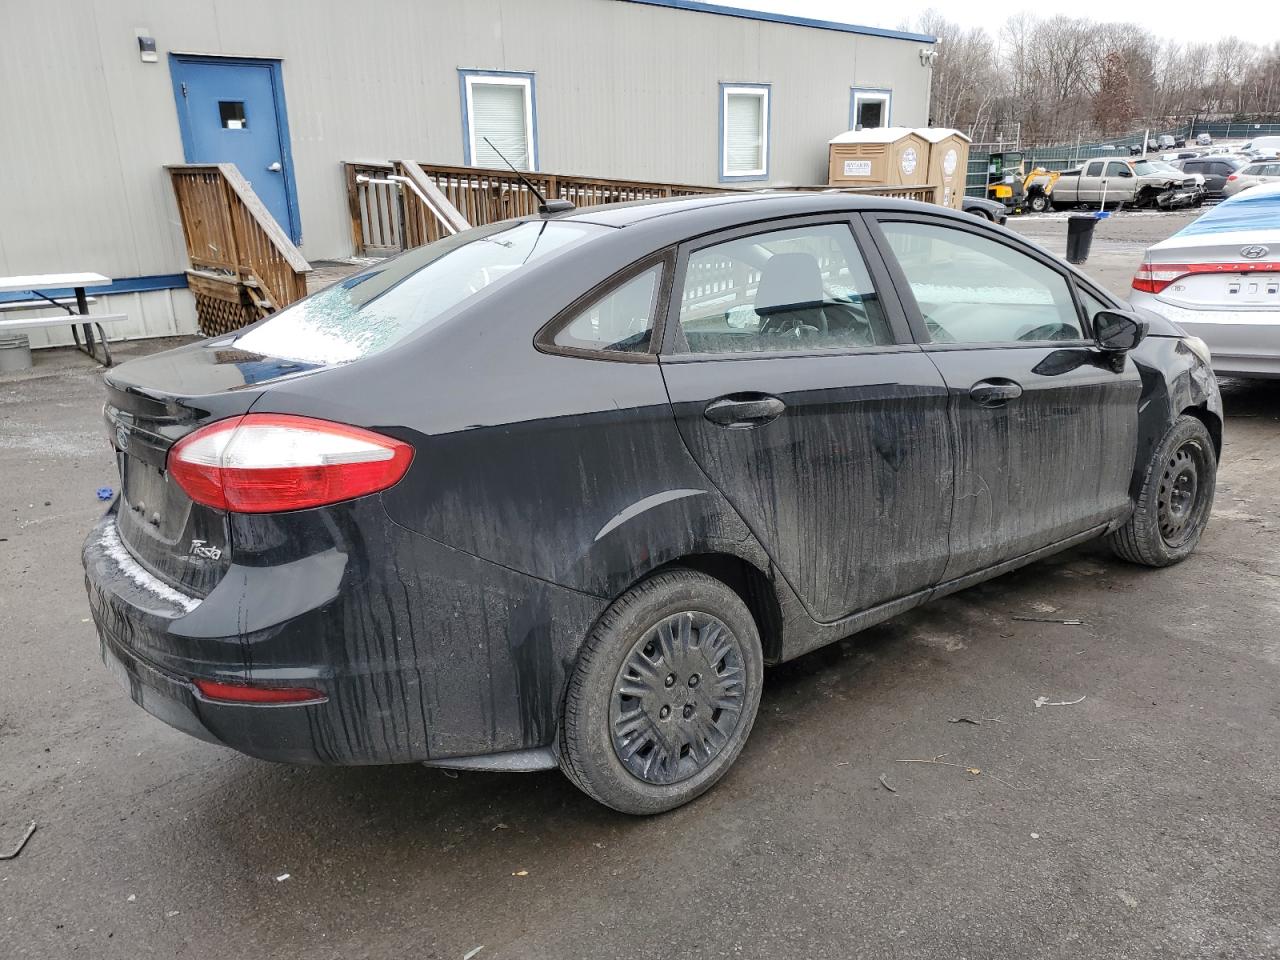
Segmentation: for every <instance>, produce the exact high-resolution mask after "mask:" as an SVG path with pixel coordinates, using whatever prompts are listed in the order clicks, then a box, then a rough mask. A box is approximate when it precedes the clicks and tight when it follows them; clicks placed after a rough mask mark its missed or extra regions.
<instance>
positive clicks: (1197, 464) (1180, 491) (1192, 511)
mask: <svg viewBox="0 0 1280 960" xmlns="http://www.w3.org/2000/svg"><path fill="white" fill-rule="evenodd" d="M1205 467H1206V464H1205V462H1204V450H1203V448H1202V447H1201V446H1200V444H1199V443H1198V442H1196V441H1194V440H1189V441H1187V442H1186V443H1184V444H1182V446H1180V447H1178V449H1176V450H1174V451H1173V453H1172V454H1171V455H1170V456H1169V459H1168V460H1166V461H1165V463H1164V471H1163V472H1162V473H1161V475H1160V487H1159V490H1158V492H1157V501H1156V520H1157V522H1158V523H1159V526H1160V536H1161V538H1162V539H1163V540H1164V542H1165V543H1166V544H1167V545H1169V546H1170V547H1175V548H1176V547H1181V546H1183V545H1185V544H1186V543H1187V542H1188V541H1189V540H1190V539H1191V538H1192V537H1193V536H1194V535H1195V533H1196V531H1197V530H1198V529H1199V528H1200V522H1201V520H1202V518H1203V515H1204V507H1205V503H1204V472H1205Z"/></svg>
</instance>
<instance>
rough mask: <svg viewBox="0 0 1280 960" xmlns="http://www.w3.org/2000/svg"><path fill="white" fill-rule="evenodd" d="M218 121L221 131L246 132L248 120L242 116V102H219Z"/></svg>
mask: <svg viewBox="0 0 1280 960" xmlns="http://www.w3.org/2000/svg"><path fill="white" fill-rule="evenodd" d="M218 119H219V121H221V123H222V129H223V130H248V129H249V120H248V118H246V117H245V115H244V101H243V100H219V101H218Z"/></svg>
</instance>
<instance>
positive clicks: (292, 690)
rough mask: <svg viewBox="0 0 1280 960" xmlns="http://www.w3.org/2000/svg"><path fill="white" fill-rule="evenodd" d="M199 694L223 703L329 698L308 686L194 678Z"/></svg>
mask: <svg viewBox="0 0 1280 960" xmlns="http://www.w3.org/2000/svg"><path fill="white" fill-rule="evenodd" d="M192 682H193V683H194V684H195V685H196V689H197V690H199V691H200V694H201V696H204V697H206V698H207V699H209V700H219V701H221V702H223V703H319V702H321V701H324V700H327V699H329V698H328V697H326V696H325V695H324V694H323V693H321V692H320V691H319V690H312V689H311V688H310V687H260V686H257V685H256V684H250V683H223V682H221V681H219V680H194V681H192Z"/></svg>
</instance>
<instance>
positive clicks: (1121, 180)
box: [1026, 160, 1204, 210]
mask: <svg viewBox="0 0 1280 960" xmlns="http://www.w3.org/2000/svg"><path fill="white" fill-rule="evenodd" d="M1026 193H1027V202H1028V204H1029V205H1031V206H1032V208H1033V209H1035V208H1036V205H1035V204H1033V203H1031V200H1032V198H1033V196H1035V195H1036V194H1037V193H1039V194H1041V195H1042V196H1044V197H1045V198H1046V201H1047V204H1046V206H1052V207H1053V208H1055V209H1065V208H1069V207H1074V206H1077V205H1078V204H1085V205H1095V204H1102V203H1103V202H1106V203H1107V204H1114V205H1116V206H1126V207H1155V208H1158V209H1161V210H1172V209H1176V208H1178V207H1190V206H1199V205H1200V204H1201V203H1203V202H1204V178H1203V177H1199V176H1196V175H1195V174H1190V173H1183V172H1182V171H1181V170H1179V169H1177V168H1176V167H1171V166H1169V165H1168V164H1165V163H1160V162H1158V161H1154V160H1090V161H1088V162H1087V163H1085V164H1083V165H1081V166H1079V167H1076V168H1075V169H1074V170H1064V171H1063V172H1062V173H1060V174H1058V176H1057V177H1056V178H1054V177H1052V176H1049V175H1047V174H1046V175H1045V176H1042V177H1033V178H1032V179H1031V181H1030V182H1029V183H1028V184H1027V186H1026ZM1104 194H1105V197H1106V200H1105V201H1104V200H1103V196H1104Z"/></svg>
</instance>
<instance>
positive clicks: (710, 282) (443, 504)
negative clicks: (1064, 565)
mask: <svg viewBox="0 0 1280 960" xmlns="http://www.w3.org/2000/svg"><path fill="white" fill-rule="evenodd" d="M1148 324H1149V326H1148ZM106 380H107V392H108V399H107V405H106V408H105V414H106V417H107V420H108V427H109V434H110V436H111V438H112V442H113V444H114V445H115V449H116V452H117V455H118V459H119V467H120V472H121V482H122V492H121V495H120V497H119V498H118V499H117V500H116V502H114V503H113V504H112V505H111V507H110V509H109V510H108V512H107V514H106V516H104V517H103V519H102V521H101V522H100V523H99V524H98V525H97V527H96V528H95V529H94V530H93V532H92V533H91V535H90V536H89V539H88V541H87V542H86V544H85V548H84V566H85V570H86V575H87V585H88V591H89V599H90V605H91V608H92V611H93V617H94V620H95V622H96V624H97V628H98V632H99V634H100V637H101V652H102V655H103V658H104V660H105V661H106V662H107V664H108V665H109V666H110V667H111V669H112V670H114V671H115V672H116V673H117V674H118V675H119V677H120V678H121V679H122V681H123V682H124V684H125V685H126V686H127V688H128V690H129V693H130V695H131V696H132V697H133V699H134V700H135V701H137V702H138V703H139V704H141V706H142V707H144V708H145V709H146V710H148V711H149V712H151V713H153V714H154V715H156V716H157V717H159V718H161V719H162V720H165V721H166V722H168V723H170V724H172V725H174V726H176V727H178V728H180V729H182V730H185V731H187V732H188V733H191V734H193V735H195V736H197V737H202V738H204V739H206V740H210V741H214V742H217V743H222V744H226V745H228V746H231V747H234V748H236V749H238V750H241V751H243V752H245V753H247V754H251V755H253V756H256V757H262V758H265V759H271V760H278V761H288V762H295V763H325V764H374V763H404V762H426V763H430V764H434V765H437V766H445V767H453V768H467V769H486V770H531V769H543V768H552V767H556V766H559V767H560V768H561V769H563V770H564V771H565V772H566V773H567V774H568V775H569V777H570V778H571V779H572V780H573V781H574V782H575V783H576V784H577V785H578V786H580V787H581V788H582V789H583V790H585V791H586V792H587V793H588V794H590V795H591V796H592V797H594V798H596V799H597V800H599V801H601V802H602V803H605V804H608V805H609V806H611V807H614V808H616V809H618V810H622V811H627V812H630V813H653V812H658V811H662V810H667V809H670V808H672V807H675V806H677V805H679V804H681V803H684V802H686V801H688V800H691V799H692V798H694V797H696V796H698V795H699V794H700V793H702V792H703V791H705V790H707V789H708V788H709V787H711V786H712V785H713V784H714V783H715V782H716V781H717V780H719V779H720V778H721V777H722V776H724V774H725V772H726V770H727V769H728V768H729V766H730V765H731V764H732V763H733V761H734V759H735V758H736V757H737V755H738V753H739V751H740V750H741V749H742V746H743V743H744V742H745V740H746V738H747V734H748V732H749V731H750V729H751V726H752V722H753V721H754V719H755V715H756V709H757V705H758V704H759V700H760V690H761V685H762V683H763V682H764V667H765V666H766V665H768V664H775V663H778V662H780V661H784V660H788V659H790V658H793V657H797V656H799V655H801V654H803V653H805V652H807V651H809V650H813V649H814V648H816V647H819V646H822V645H823V644H827V643H830V642H832V641H835V640H839V639H841V638H843V637H846V636H848V635H850V634H852V633H854V632H856V631H858V630H861V629H862V628H864V627H867V626H869V625H871V624H874V623H878V622H880V621H882V620H885V619H887V618H889V617H892V616H894V615H895V614H898V613H901V612H902V611H904V610H907V609H910V608H911V607H914V606H917V605H918V604H921V603H924V602H926V601H928V600H930V599H932V598H935V597H939V596H941V595H944V594H947V593H950V592H952V591H955V590H959V589H962V588H964V587H966V586H969V585H971V584H974V583H978V582H979V581H982V580H986V579H988V578H991V577H994V576H997V575H999V574H1001V573H1004V572H1006V571H1009V570H1012V569H1014V568H1016V567H1020V566H1022V565H1023V564H1027V563H1030V562H1032V561H1034V560H1036V559H1038V558H1040V557H1044V556H1046V555H1048V554H1051V553H1054V552H1056V551H1059V550H1063V549H1065V548H1068V547H1071V546H1072V545H1074V544H1079V543H1082V542H1084V541H1086V540H1090V539H1093V538H1096V537H1107V538H1109V541H1110V543H1111V545H1112V546H1113V548H1114V549H1115V551H1116V552H1117V553H1118V554H1119V555H1120V556H1121V557H1124V558H1126V559H1128V560H1130V561H1134V562H1137V563H1142V564H1148V565H1151V566H1162V565H1166V564H1170V563H1173V562H1175V561H1178V560H1181V559H1182V558H1183V557H1185V556H1187V554H1188V553H1190V551H1191V550H1192V549H1193V548H1194V547H1195V545H1196V542H1197V540H1198V539H1199V537H1200V534H1201V531H1202V530H1203V528H1204V525H1205V523H1206V520H1207V519H1208V516H1209V511H1210V506H1211V504H1212V500H1213V492H1214V477H1215V472H1216V465H1217V457H1218V453H1219V449H1220V444H1221V434H1222V408H1221V402H1220V399H1219V396H1218V390H1217V385H1216V383H1215V381H1214V378H1213V374H1212V372H1211V371H1210V369H1209V366H1208V363H1207V356H1206V355H1205V351H1204V348H1203V345H1202V344H1200V343H1199V342H1198V341H1196V340H1194V339H1193V338H1188V337H1186V336H1185V335H1184V334H1182V332H1181V331H1180V330H1178V329H1177V328H1176V327H1175V326H1173V325H1172V324H1170V323H1169V322H1168V321H1164V320H1162V319H1160V318H1158V317H1151V318H1148V319H1142V318H1139V317H1138V316H1136V315H1134V314H1132V313H1130V312H1127V308H1125V307H1124V306H1123V305H1122V304H1121V303H1120V302H1119V301H1117V300H1115V299H1114V298H1113V297H1111V296H1110V295H1109V294H1107V293H1106V292H1105V291H1104V290H1102V289H1101V288H1099V287H1097V286H1096V285H1094V284H1093V283H1092V282H1091V281H1090V280H1089V279H1088V278H1086V277H1084V276H1082V275H1081V274H1079V273H1077V272H1076V271H1074V270H1073V269H1072V268H1071V267H1069V266H1067V265H1065V264H1063V263H1062V262H1061V261H1059V260H1057V259H1056V258H1054V257H1053V256H1051V255H1050V254H1048V253H1046V252H1044V251H1043V250H1041V249H1040V248H1038V247H1036V246H1034V245H1032V244H1029V243H1027V242H1025V241H1023V240H1020V239H1018V238H1017V237H1016V236H1014V235H1013V234H1011V233H1009V232H1007V231H1005V230H1003V229H1001V228H999V227H996V226H993V225H990V224H986V223H982V222H979V221H977V220H975V219H974V218H973V217H970V216H967V215H965V214H962V213H958V212H954V211H951V210H947V209H943V208H940V207H935V206H926V205H920V204H913V203H908V202H903V201H895V200H889V199H883V198H878V197H853V196H843V195H839V194H788V193H768V194H744V195H733V196H717V197H702V198H694V199H685V200H677V201H656V202H649V203H641V204H634V205H618V206H608V207H598V208H593V209H586V210H580V211H569V212H557V213H555V214H546V215H543V216H537V217H530V218H525V219H521V220H514V221H508V222H504V223H498V224H493V225H489V226H485V227H481V228H477V229H474V230H469V231H467V232H465V233H462V234H459V235H457V236H453V237H450V238H448V239H446V240H442V241H440V242H438V243H434V244H431V245H429V246H426V247H423V248H420V249H416V250H414V251H412V252H410V253H407V254H405V255H404V256H402V257H399V258H398V259H395V260H391V261H387V262H385V263H381V264H379V265H377V266H375V267H373V268H371V269H369V270H367V271H365V272H363V273H361V274H358V275H356V276H353V277H351V278H349V279H347V280H344V281H342V282H340V283H338V284H337V285H335V286H333V287H330V288H328V289H327V290H324V291H322V292H320V293H317V294H316V295H314V296H312V297H310V298H309V299H306V300H303V301H301V302H299V303H297V304H295V305H293V306H291V307H289V308H288V309H286V310H284V311H282V312H280V313H278V314H276V315H275V316H273V317H271V318H268V319H267V320H265V321H262V322H261V323H259V324H257V325H256V326H254V327H251V328H249V329H247V330H244V331H239V332H238V333H236V334H232V335H228V336H223V337H219V338H217V339H212V340H207V341H204V342H200V343H195V344H192V345H189V346H186V347H182V348H179V349H177V350H174V351H171V352H168V353H163V354H158V355H155V356H152V357H147V358H143V359H139V360H135V361H133V362H130V363H127V364H124V365H122V366H120V367H118V368H116V369H114V370H112V371H111V372H110V373H108V374H107V377H106Z"/></svg>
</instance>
